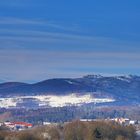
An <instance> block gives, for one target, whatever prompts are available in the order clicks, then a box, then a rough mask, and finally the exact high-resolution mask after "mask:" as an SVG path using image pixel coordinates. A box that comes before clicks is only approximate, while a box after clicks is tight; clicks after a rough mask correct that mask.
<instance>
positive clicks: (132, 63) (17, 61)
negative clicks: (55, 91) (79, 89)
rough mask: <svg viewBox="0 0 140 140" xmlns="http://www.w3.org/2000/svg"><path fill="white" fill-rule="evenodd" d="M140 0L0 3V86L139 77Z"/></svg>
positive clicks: (47, 0) (28, 0)
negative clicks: (91, 76) (86, 77)
mask: <svg viewBox="0 0 140 140" xmlns="http://www.w3.org/2000/svg"><path fill="white" fill-rule="evenodd" d="M139 6H140V1H139V0H135V1H132V0H123V1H122V0H117V1H112V0H106V1H104V0H82V1H81V0H71V1H66V0H60V1H58V0H14V1H12V0H4V1H0V80H1V81H23V82H36V81H40V80H43V79H48V78H58V77H79V76H83V75H85V74H103V75H119V74H120V75H122V74H123V75H127V74H136V75H140V26H139V25H140V8H139Z"/></svg>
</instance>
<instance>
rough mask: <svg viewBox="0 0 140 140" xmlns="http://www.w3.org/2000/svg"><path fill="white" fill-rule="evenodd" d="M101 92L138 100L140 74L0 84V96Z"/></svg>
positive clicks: (139, 94) (129, 99) (117, 97)
mask: <svg viewBox="0 0 140 140" xmlns="http://www.w3.org/2000/svg"><path fill="white" fill-rule="evenodd" d="M87 92H88V93H89V92H90V93H91V94H92V93H97V94H98V93H101V95H103V94H104V95H107V96H112V97H114V98H116V99H118V100H126V101H127V100H128V101H134V102H140V76H136V75H128V76H102V75H87V76H84V77H82V78H57V79H48V80H45V81H41V82H38V83H35V84H28V83H20V82H7V83H2V84H0V96H11V95H43V94H45V95H48V94H51V95H52V94H55V95H66V94H69V93H79V94H86V93H87Z"/></svg>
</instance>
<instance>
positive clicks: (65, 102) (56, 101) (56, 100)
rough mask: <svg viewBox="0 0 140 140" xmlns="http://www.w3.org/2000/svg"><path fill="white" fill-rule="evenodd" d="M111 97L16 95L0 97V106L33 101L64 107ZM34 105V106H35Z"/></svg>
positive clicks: (109, 99)
mask: <svg viewBox="0 0 140 140" xmlns="http://www.w3.org/2000/svg"><path fill="white" fill-rule="evenodd" d="M114 101H115V100H114V99H112V98H94V97H92V96H91V95H89V94H88V95H76V94H70V95H66V96H56V95H42V96H20V97H19V96H18V97H17V96H16V97H10V98H0V108H11V107H19V106H18V105H19V104H20V107H25V106H26V104H28V105H30V102H35V105H37V106H38V107H48V106H49V107H64V106H80V105H83V104H88V103H107V102H114ZM37 106H36V107H37Z"/></svg>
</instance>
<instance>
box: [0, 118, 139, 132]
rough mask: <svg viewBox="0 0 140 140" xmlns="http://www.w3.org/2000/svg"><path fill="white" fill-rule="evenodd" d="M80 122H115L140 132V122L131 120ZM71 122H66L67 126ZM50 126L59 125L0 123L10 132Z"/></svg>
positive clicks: (47, 123) (116, 119)
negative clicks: (132, 127) (130, 126)
mask: <svg viewBox="0 0 140 140" xmlns="http://www.w3.org/2000/svg"><path fill="white" fill-rule="evenodd" d="M79 121H80V122H102V121H103V122H114V123H117V124H120V125H123V126H129V125H132V126H134V127H135V128H136V130H137V131H139V130H140V121H139V120H131V119H129V118H112V119H79ZM67 123H70V122H64V124H67ZM47 125H48V126H50V125H59V123H52V122H42V123H41V124H38V125H34V124H31V123H27V122H10V121H6V122H0V127H5V128H7V129H8V130H10V131H22V130H27V129H31V128H33V127H36V126H47Z"/></svg>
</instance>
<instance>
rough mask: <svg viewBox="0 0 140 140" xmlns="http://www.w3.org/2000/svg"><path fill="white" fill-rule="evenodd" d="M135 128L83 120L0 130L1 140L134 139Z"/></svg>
mask: <svg viewBox="0 0 140 140" xmlns="http://www.w3.org/2000/svg"><path fill="white" fill-rule="evenodd" d="M134 139H135V129H134V128H133V127H132V126H121V125H119V124H116V123H112V122H81V121H79V120H77V121H73V122H70V123H65V124H59V125H49V126H41V127H36V128H33V129H31V130H26V131H20V132H10V131H6V130H2V129H1V130H0V140H134Z"/></svg>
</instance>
